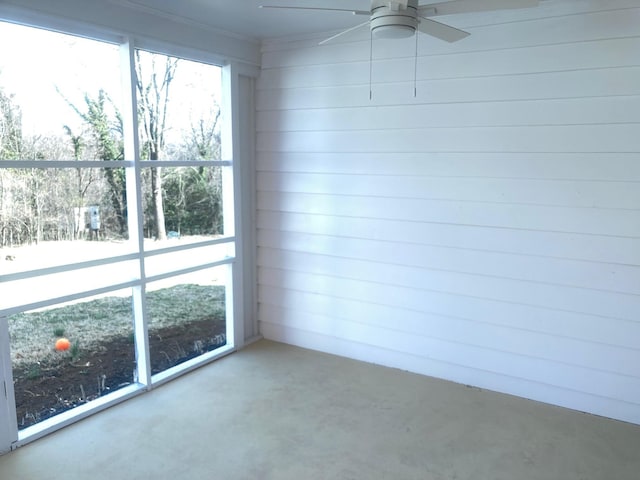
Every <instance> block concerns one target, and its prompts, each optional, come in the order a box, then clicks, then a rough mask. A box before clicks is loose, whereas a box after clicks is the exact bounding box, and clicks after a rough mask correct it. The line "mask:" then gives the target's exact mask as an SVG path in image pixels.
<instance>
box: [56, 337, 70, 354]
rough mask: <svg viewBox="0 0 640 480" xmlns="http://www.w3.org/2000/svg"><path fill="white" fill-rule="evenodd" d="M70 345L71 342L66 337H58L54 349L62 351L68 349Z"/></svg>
mask: <svg viewBox="0 0 640 480" xmlns="http://www.w3.org/2000/svg"><path fill="white" fill-rule="evenodd" d="M70 347H71V342H70V341H69V340H67V339H66V338H59V339H58V340H56V350H57V351H59V352H63V351H65V350H69V348H70Z"/></svg>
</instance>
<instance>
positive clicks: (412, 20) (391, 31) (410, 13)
mask: <svg viewBox="0 0 640 480" xmlns="http://www.w3.org/2000/svg"><path fill="white" fill-rule="evenodd" d="M538 1H539V0H450V1H445V2H437V3H428V4H425V5H418V0H371V9H370V10H349V9H343V8H323V7H292V6H280V5H261V6H260V8H279V9H292V10H316V11H329V12H345V13H351V14H352V15H363V16H369V19H368V20H367V21H366V22H363V23H361V24H359V25H356V26H355V27H352V28H349V29H347V30H345V31H343V32H340V33H338V34H337V35H334V36H332V37H329V38H327V39H326V40H323V41H322V42H320V44H321V45H322V44H325V43H328V42H331V41H332V40H334V39H336V38H339V37H342V36H343V35H345V34H348V33H351V32H355V31H357V30H359V29H360V28H362V27H365V26H367V25H369V28H370V30H371V37H372V38H374V37H375V38H406V37H410V36H412V35H414V34H415V33H416V32H422V33H425V34H427V35H431V36H432V37H436V38H439V39H440V40H444V41H446V42H456V41H458V40H461V39H463V38H465V37H467V36H468V35H469V33H468V32H465V31H464V30H460V29H457V28H454V27H451V26H449V25H445V24H444V23H440V22H436V21H435V20H430V19H429V18H428V17H437V16H440V15H451V14H456V13H471V12H486V11H492V10H504V9H515V8H528V7H535V6H537V5H538Z"/></svg>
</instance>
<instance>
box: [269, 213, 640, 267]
mask: <svg viewBox="0 0 640 480" xmlns="http://www.w3.org/2000/svg"><path fill="white" fill-rule="evenodd" d="M257 225H258V228H261V229H269V230H273V229H275V230H279V231H281V232H283V234H284V233H285V232H303V233H309V234H319V235H329V236H349V237H351V238H361V239H371V240H380V241H389V242H398V243H417V244H422V245H434V246H445V247H450V248H460V249H465V250H478V251H490V252H502V253H515V254H520V255H531V256H534V257H551V258H563V259H574V260H585V261H587V262H602V263H612V264H623V265H631V266H634V267H637V266H639V265H640V238H626V237H613V236H609V235H589V234H576V233H562V232H549V231H533V230H518V229H514V228H494V227H484V226H468V225H455V224H443V223H424V222H412V221H403V220H389V219H381V218H354V217H346V216H336V215H315V214H314V215H309V214H306V213H292V212H282V211H277V212H276V211H267V210H261V211H260V212H259V214H258V217H257Z"/></svg>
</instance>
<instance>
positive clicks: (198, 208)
mask: <svg viewBox="0 0 640 480" xmlns="http://www.w3.org/2000/svg"><path fill="white" fill-rule="evenodd" d="M221 183H222V180H221V175H220V168H219V167H215V168H204V167H188V168H187V167H182V168H175V169H171V170H170V171H169V172H167V176H166V177H165V179H164V190H165V205H166V206H165V221H166V224H167V227H168V229H169V230H174V231H176V232H179V233H181V234H183V235H211V234H219V233H222V227H223V225H222V202H221V200H222V199H221V194H222V188H221Z"/></svg>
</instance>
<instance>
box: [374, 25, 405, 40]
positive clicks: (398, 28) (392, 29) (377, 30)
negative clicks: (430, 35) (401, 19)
mask: <svg viewBox="0 0 640 480" xmlns="http://www.w3.org/2000/svg"><path fill="white" fill-rule="evenodd" d="M415 32H416V29H415V28H414V27H412V26H409V25H379V26H377V27H373V28H371V33H372V35H373V36H374V37H375V38H384V39H396V38H408V37H411V36H413V35H414V34H415Z"/></svg>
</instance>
